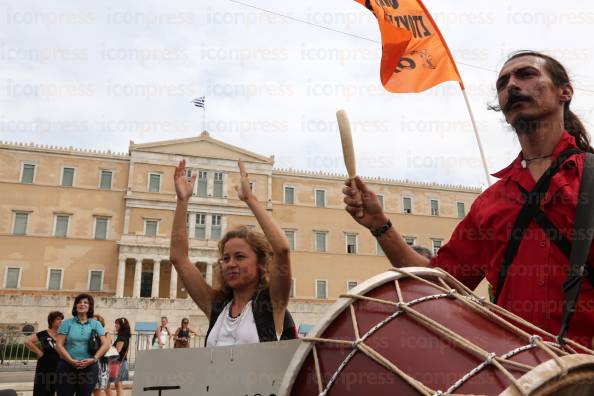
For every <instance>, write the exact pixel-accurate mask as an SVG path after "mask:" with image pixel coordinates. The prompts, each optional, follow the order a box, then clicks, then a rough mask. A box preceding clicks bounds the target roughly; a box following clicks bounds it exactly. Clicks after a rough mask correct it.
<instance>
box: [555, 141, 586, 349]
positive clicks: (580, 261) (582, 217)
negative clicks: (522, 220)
mask: <svg viewBox="0 0 594 396" xmlns="http://www.w3.org/2000/svg"><path fill="white" fill-rule="evenodd" d="M593 188H594V154H590V153H586V156H585V160H584V171H583V174H582V181H581V184H580V194H579V195H578V204H577V209H576V211H575V222H574V224H573V230H574V240H573V244H572V249H571V255H570V257H569V272H568V274H567V279H566V280H565V282H564V283H563V294H564V301H563V321H562V322H561V330H560V331H559V335H558V336H557V340H558V342H559V343H563V337H565V335H566V334H567V331H568V330H569V323H570V322H571V317H572V316H573V313H574V312H575V310H576V305H577V299H578V296H579V294H580V288H581V285H582V279H583V278H584V267H585V265H586V260H587V258H588V253H589V252H590V246H591V245H592V236H593V235H592V233H593V232H594V194H593V191H592V189H593ZM589 270H590V269H589ZM589 273H590V274H591V273H592V271H591V270H590V271H589Z"/></svg>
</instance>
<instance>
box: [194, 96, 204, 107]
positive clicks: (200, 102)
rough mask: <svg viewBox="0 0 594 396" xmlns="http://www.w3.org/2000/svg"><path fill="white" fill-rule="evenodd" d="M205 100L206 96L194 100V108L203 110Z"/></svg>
mask: <svg viewBox="0 0 594 396" xmlns="http://www.w3.org/2000/svg"><path fill="white" fill-rule="evenodd" d="M204 99H205V97H204V96H201V97H199V98H196V99H194V100H193V101H192V103H194V106H196V107H202V108H204Z"/></svg>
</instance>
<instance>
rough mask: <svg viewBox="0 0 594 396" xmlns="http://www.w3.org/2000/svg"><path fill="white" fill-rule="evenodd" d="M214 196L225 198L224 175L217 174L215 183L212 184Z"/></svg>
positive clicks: (215, 174)
mask: <svg viewBox="0 0 594 396" xmlns="http://www.w3.org/2000/svg"><path fill="white" fill-rule="evenodd" d="M212 196H213V197H215V198H223V173H222V172H215V173H214V181H213V184H212Z"/></svg>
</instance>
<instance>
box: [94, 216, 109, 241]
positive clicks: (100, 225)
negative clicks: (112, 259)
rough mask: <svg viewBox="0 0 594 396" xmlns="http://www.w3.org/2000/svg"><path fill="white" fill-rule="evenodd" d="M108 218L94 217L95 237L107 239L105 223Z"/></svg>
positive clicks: (107, 221)
mask: <svg viewBox="0 0 594 396" xmlns="http://www.w3.org/2000/svg"><path fill="white" fill-rule="evenodd" d="M108 223H109V219H107V218H106V217H95V235H94V238H95V239H100V240H105V239H107V224H108Z"/></svg>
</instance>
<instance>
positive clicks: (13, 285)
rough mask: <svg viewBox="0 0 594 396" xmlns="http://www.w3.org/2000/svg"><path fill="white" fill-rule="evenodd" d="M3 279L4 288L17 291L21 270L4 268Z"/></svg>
mask: <svg viewBox="0 0 594 396" xmlns="http://www.w3.org/2000/svg"><path fill="white" fill-rule="evenodd" d="M4 279H5V281H4V287H5V288H7V289H18V288H19V286H20V283H21V269H20V268H14V267H8V268H6V277H5V278H4Z"/></svg>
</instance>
